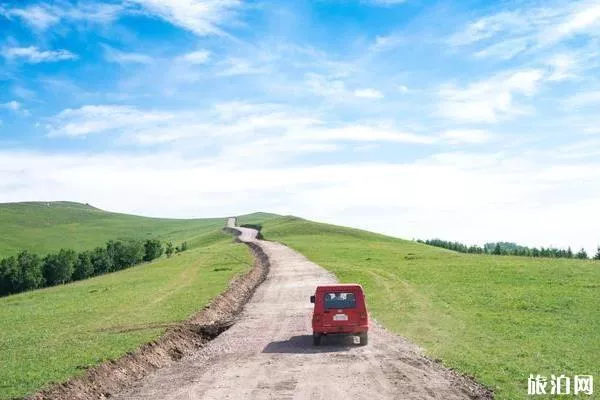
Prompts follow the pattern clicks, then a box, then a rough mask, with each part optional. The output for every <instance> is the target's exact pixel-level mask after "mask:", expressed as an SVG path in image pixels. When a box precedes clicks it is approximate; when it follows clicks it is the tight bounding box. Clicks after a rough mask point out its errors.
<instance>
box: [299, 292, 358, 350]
mask: <svg viewBox="0 0 600 400" xmlns="http://www.w3.org/2000/svg"><path fill="white" fill-rule="evenodd" d="M310 302H311V303H313V304H314V305H315V308H314V311H313V318H312V328H313V344H314V345H315V346H319V345H320V344H321V339H322V338H323V336H325V335H354V336H358V337H359V338H360V345H361V346H365V345H366V344H367V343H368V331H369V314H368V312H367V304H366V302H365V294H364V291H363V288H362V286H360V285H358V284H355V283H351V284H337V285H323V286H317V290H316V292H315V294H314V295H313V296H310Z"/></svg>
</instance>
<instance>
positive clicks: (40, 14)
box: [0, 4, 60, 30]
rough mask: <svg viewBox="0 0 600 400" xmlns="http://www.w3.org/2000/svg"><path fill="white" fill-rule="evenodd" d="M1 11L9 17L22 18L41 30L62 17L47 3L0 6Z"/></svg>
mask: <svg viewBox="0 0 600 400" xmlns="http://www.w3.org/2000/svg"><path fill="white" fill-rule="evenodd" d="M2 11H3V12H2ZM0 13H2V14H4V15H5V16H6V17H9V18H10V17H18V18H21V19H22V20H23V21H25V23H27V24H28V25H30V26H31V27H33V28H35V29H39V30H45V29H46V28H48V27H50V26H52V25H54V24H56V23H57V22H58V21H59V20H60V17H59V16H57V15H56V13H55V12H54V10H53V9H52V7H50V6H48V5H45V4H42V5H32V6H29V7H26V8H12V9H5V10H2V9H1V8H0Z"/></svg>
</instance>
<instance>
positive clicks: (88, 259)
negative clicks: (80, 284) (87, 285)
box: [73, 251, 94, 281]
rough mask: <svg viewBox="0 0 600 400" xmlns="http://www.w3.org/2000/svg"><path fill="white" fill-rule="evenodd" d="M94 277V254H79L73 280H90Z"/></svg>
mask: <svg viewBox="0 0 600 400" xmlns="http://www.w3.org/2000/svg"><path fill="white" fill-rule="evenodd" d="M93 275H94V265H93V264H92V253H91V252H90V251H84V252H82V253H79V255H78V256H77V261H75V269H74V271H73V280H74V281H78V280H82V279H86V278H89V277H90V276H93Z"/></svg>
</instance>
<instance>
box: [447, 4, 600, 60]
mask: <svg viewBox="0 0 600 400" xmlns="http://www.w3.org/2000/svg"><path fill="white" fill-rule="evenodd" d="M599 27H600V3H598V1H597V0H583V1H580V2H574V1H562V0H558V1H551V2H547V3H544V5H543V6H539V7H536V6H533V7H521V8H517V9H513V10H511V11H501V12H498V13H495V14H490V15H486V16H483V17H481V18H479V19H477V20H475V21H472V22H470V23H469V24H468V25H467V26H466V27H464V28H463V29H461V30H459V31H458V32H456V33H454V34H453V35H452V36H450V38H449V39H448V43H449V44H450V45H452V46H478V45H481V46H482V47H483V48H480V50H477V51H476V53H475V55H476V56H478V57H494V58H499V59H510V58H513V57H515V56H516V55H518V54H521V53H522V52H525V51H530V50H533V51H537V50H540V49H544V48H547V47H549V46H553V45H556V44H557V43H560V42H563V41H565V40H568V39H570V38H572V37H574V36H577V35H579V36H581V37H585V38H595V37H598V36H600V29H598V28H599Z"/></svg>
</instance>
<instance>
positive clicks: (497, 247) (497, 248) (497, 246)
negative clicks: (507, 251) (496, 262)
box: [492, 243, 502, 256]
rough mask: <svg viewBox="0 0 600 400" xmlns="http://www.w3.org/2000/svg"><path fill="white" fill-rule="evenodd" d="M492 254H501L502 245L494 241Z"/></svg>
mask: <svg viewBox="0 0 600 400" xmlns="http://www.w3.org/2000/svg"><path fill="white" fill-rule="evenodd" d="M492 254H495V255H497V256H499V255H501V254H502V247H500V243H496V246H495V247H494V251H493V252H492Z"/></svg>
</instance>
